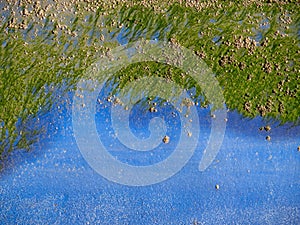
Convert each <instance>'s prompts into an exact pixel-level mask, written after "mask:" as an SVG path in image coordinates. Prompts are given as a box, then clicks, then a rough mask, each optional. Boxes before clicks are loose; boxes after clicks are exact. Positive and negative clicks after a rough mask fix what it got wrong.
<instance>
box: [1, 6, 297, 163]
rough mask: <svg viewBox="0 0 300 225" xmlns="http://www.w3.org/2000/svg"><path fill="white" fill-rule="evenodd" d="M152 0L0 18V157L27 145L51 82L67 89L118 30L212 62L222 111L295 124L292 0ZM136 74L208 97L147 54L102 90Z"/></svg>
mask: <svg viewBox="0 0 300 225" xmlns="http://www.w3.org/2000/svg"><path fill="white" fill-rule="evenodd" d="M159 2H160V1H157V2H156V3H153V4H152V6H153V7H152V6H151V5H148V6H142V5H141V3H140V1H116V2H112V3H109V2H106V1H103V2H101V3H99V2H98V1H94V2H93V1H91V2H90V3H86V4H85V3H83V2H78V4H74V6H73V8H74V9H73V10H75V11H76V12H77V13H76V15H75V13H74V12H73V13H71V12H68V11H67V12H64V13H62V15H60V16H57V15H54V14H53V15H52V14H51V11H50V13H48V14H47V13H45V14H44V15H42V13H41V11H36V12H35V11H34V10H33V11H32V12H31V14H30V12H29V10H28V11H24V9H26V7H27V6H26V5H24V6H21V8H22V12H25V13H23V14H26V15H20V16H16V15H15V14H14V13H11V17H7V19H6V20H4V21H2V22H1V31H0V42H1V43H2V45H1V47H0V63H1V64H0V144H1V146H0V161H2V160H4V159H5V158H6V157H7V156H8V155H9V153H10V152H11V151H13V150H15V149H23V148H25V149H30V146H31V144H32V143H34V142H35V141H36V139H35V138H34V137H35V136H37V135H38V131H37V130H35V129H30V128H29V127H28V126H26V124H27V122H28V121H30V120H34V119H36V118H37V117H38V116H39V115H40V114H43V113H45V112H47V110H49V109H50V108H51V107H52V106H53V104H55V90H63V93H66V92H68V91H70V90H73V88H74V87H75V86H76V83H77V81H78V80H79V79H80V78H81V77H82V75H83V74H84V72H85V70H86V68H87V67H88V66H89V65H91V64H92V63H93V62H95V61H96V60H97V59H98V58H99V57H100V56H101V55H103V54H105V53H106V52H107V51H109V50H110V49H112V48H114V47H116V46H117V45H118V44H117V42H116V40H115V39H112V37H116V36H117V35H118V34H120V32H123V35H124V36H125V37H126V38H127V39H128V41H129V42H133V41H136V40H139V39H140V38H144V39H153V38H156V39H158V40H163V41H169V42H171V43H174V44H178V45H180V46H183V47H185V48H188V49H191V50H193V51H194V52H195V54H196V55H198V56H199V57H200V58H202V59H203V60H204V61H205V63H206V64H207V65H208V66H209V67H210V68H212V70H213V72H214V73H215V75H216V78H217V79H218V81H219V83H220V85H221V87H223V91H224V93H223V94H224V97H225V99H226V105H227V107H228V108H229V109H231V110H237V111H238V112H240V113H241V114H243V115H244V116H245V117H249V118H254V117H256V116H263V117H264V118H266V119H267V120H275V121H279V122H280V123H281V124H284V123H287V122H291V123H293V124H294V125H298V124H299V115H300V96H299V86H300V82H299V80H300V75H299V74H300V61H299V53H300V49H299V46H300V45H299V44H300V43H299V40H300V39H299V30H300V28H299V26H300V25H299V21H300V15H299V12H300V7H299V5H298V4H297V3H296V2H293V1H292V2H286V3H284V4H281V3H278V2H277V3H267V2H268V1H265V2H263V3H257V2H255V1H254V2H252V3H251V2H246V3H245V2H240V3H233V2H222V1H214V2H213V3H209V2H210V1H203V2H202V3H203V4H202V5H193V4H192V3H191V1H182V3H181V4H179V3H176V1H170V2H168V1H167V2H164V3H163V4H159ZM174 2H175V3H174ZM281 2H282V1H281ZM93 4H94V5H93ZM41 8H42V7H40V8H38V7H36V9H35V10H41ZM90 9H93V10H90ZM27 14H29V16H28V15H27ZM39 14H41V15H40V16H41V17H42V19H41V18H39ZM14 18H18V21H16V20H14ZM66 18H68V19H66ZM122 29H123V31H122ZM124 29H125V30H126V32H125V33H124ZM144 76H158V77H163V78H165V79H167V80H171V81H174V82H176V83H177V84H179V85H180V86H182V87H183V88H185V89H187V90H190V89H193V88H195V89H196V92H195V93H196V95H195V96H194V99H195V101H197V102H199V103H200V105H201V106H203V107H206V106H207V105H208V104H209V102H208V101H207V99H205V96H203V92H202V90H201V88H200V87H199V86H197V85H196V82H195V81H194V80H193V79H192V78H191V77H189V76H188V75H187V74H184V73H183V72H182V71H181V70H180V69H178V68H175V67H171V66H169V65H166V64H161V63H157V62H143V63H137V64H132V65H130V66H128V67H126V68H122V69H121V70H120V71H118V72H117V73H116V74H115V76H114V77H113V78H112V79H111V81H112V82H113V83H115V84H116V85H115V89H114V90H113V91H112V94H114V93H117V92H119V91H120V90H121V89H122V87H124V86H125V85H126V84H127V83H128V82H130V81H133V80H135V79H139V78H141V77H144Z"/></svg>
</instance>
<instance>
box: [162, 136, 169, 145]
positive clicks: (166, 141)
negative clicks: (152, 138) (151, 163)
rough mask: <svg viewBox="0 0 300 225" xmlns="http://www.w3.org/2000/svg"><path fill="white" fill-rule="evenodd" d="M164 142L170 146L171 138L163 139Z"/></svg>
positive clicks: (165, 137)
mask: <svg viewBox="0 0 300 225" xmlns="http://www.w3.org/2000/svg"><path fill="white" fill-rule="evenodd" d="M163 142H164V143H165V144H168V143H169V142H170V137H169V136H167V135H166V136H164V138H163Z"/></svg>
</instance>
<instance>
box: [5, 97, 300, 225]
mask: <svg viewBox="0 0 300 225" xmlns="http://www.w3.org/2000/svg"><path fill="white" fill-rule="evenodd" d="M70 94H71V93H70ZM71 97H72V94H71V95H70V98H68V97H65V99H66V101H64V102H65V103H63V104H62V105H60V108H59V109H57V108H56V109H53V110H52V111H51V112H49V113H48V114H47V115H45V116H44V117H41V118H40V124H43V125H45V126H48V132H47V135H46V136H45V137H44V138H42V139H41V140H40V142H38V143H37V144H36V145H35V148H34V149H33V151H32V152H31V153H25V152H22V151H18V152H14V153H13V155H12V156H11V157H10V159H9V162H8V165H7V169H6V170H5V171H4V172H2V173H1V175H0V176H1V178H0V203H1V208H0V221H1V224H16V223H20V224H155V223H158V224H166V223H168V224H180V223H181V224H192V223H193V222H195V221H197V222H199V223H206V224H232V223H240V224H299V222H300V217H299V207H300V194H299V193H300V183H299V180H300V174H299V169H300V155H299V152H297V146H298V145H299V143H300V138H299V137H300V136H299V134H300V126H297V127H291V126H288V125H284V126H277V125H276V124H274V125H272V129H271V131H270V132H268V133H267V132H266V131H259V130H258V128H259V127H261V126H264V125H265V123H264V122H263V121H262V119H261V118H255V119H253V120H249V119H244V118H242V117H241V116H240V115H239V114H238V113H236V112H230V113H229V114H228V125H227V131H226V134H225V139H224V142H223V145H222V147H221V150H220V152H219V154H218V156H217V158H216V160H215V161H214V163H213V164H212V165H211V166H210V167H209V168H208V169H207V170H206V171H204V172H199V171H198V163H199V160H200V159H201V156H202V153H203V152H202V151H203V149H204V148H205V146H206V144H207V141H208V137H209V134H210V125H211V122H210V120H211V118H210V114H209V113H210V112H209V109H200V108H199V109H198V114H199V119H200V126H201V127H200V137H199V143H198V146H197V149H196V151H195V154H194V156H193V157H192V159H191V160H190V161H189V162H188V164H187V165H186V166H185V167H184V168H183V169H182V170H181V171H180V172H179V173H178V174H176V175H175V176H173V177H171V178H170V179H168V180H167V181H164V182H162V183H158V184H155V185H151V186H146V187H128V186H122V185H119V184H116V183H112V182H110V181H108V180H106V179H104V178H103V177H101V176H100V175H99V174H97V173H96V172H95V171H93V170H92V169H91V168H90V167H89V165H88V164H87V163H86V161H85V160H84V159H83V158H82V156H81V154H80V151H79V149H78V148H77V146H76V142H75V139H74V137H73V133H72V123H71V110H70V108H71V107H70V104H71V102H70V103H66V102H68V99H69V100H70V101H71V99H72V98H71ZM99 97H104V96H103V95H100V96H99ZM103 107H104V106H103ZM107 107H108V108H109V107H110V106H109V104H107ZM158 109H160V110H165V111H163V112H164V113H166V114H168V112H169V111H171V110H172V109H171V108H168V107H164V106H161V107H160V108H158ZM99 110H100V111H98V112H97V115H96V118H95V119H96V121H99V124H98V125H99V126H98V132H99V133H100V136H103V135H107V137H108V139H109V137H111V134H109V133H108V132H107V130H105V129H103V128H104V127H105V126H106V125H107V124H106V125H105V124H102V125H101V122H103V121H106V119H109V114H108V113H109V109H107V111H105V110H104V108H101V107H99ZM132 113H133V114H132V117H131V128H132V129H133V130H134V133H135V134H137V135H138V136H139V137H145V136H147V132H148V131H147V121H149V118H150V117H151V116H153V115H151V113H148V112H146V113H145V112H143V111H142V108H141V106H140V105H137V106H135V108H134V109H133V111H132ZM164 113H163V114H164ZM98 114H99V115H98ZM139 118H141V119H142V120H143V122H142V123H139V122H138V120H139ZM166 120H168V118H166ZM108 121H109V120H108ZM170 121H172V120H170ZM178 126H179V125H178V124H177V125H176V126H174V127H173V128H174V130H173V131H171V132H170V135H174V134H176V130H177V128H178ZM109 129H110V128H109ZM110 131H111V130H110ZM266 135H270V136H271V138H272V140H271V141H270V142H268V141H266V140H265V136H266ZM171 138H172V136H171ZM171 140H172V139H171ZM107 141H108V143H116V141H114V140H107ZM117 145H119V144H116V146H117ZM170 146H172V145H165V144H162V145H161V146H160V148H158V149H157V150H159V151H171V150H172V149H169V147H170ZM119 154H120V153H119ZM120 156H121V154H120ZM123 157H125V158H126V154H125V156H124V155H123ZM138 157H139V156H138ZM138 157H137V158H136V160H131V158H129V160H128V161H126V162H128V163H133V164H134V163H139V162H137V160H138V159H139V158H138ZM145 158H146V157H145ZM160 158H161V155H158V156H157V158H155V157H154V159H156V160H157V159H160ZM127 159H128V158H127ZM143 160H144V162H145V159H143ZM149 162H151V159H150V161H149ZM108 169H109V168H108ZM216 184H218V185H219V186H220V189H219V190H216V189H215V185H216Z"/></svg>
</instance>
